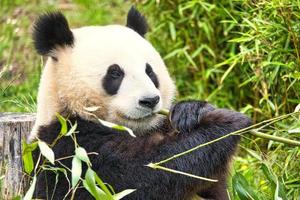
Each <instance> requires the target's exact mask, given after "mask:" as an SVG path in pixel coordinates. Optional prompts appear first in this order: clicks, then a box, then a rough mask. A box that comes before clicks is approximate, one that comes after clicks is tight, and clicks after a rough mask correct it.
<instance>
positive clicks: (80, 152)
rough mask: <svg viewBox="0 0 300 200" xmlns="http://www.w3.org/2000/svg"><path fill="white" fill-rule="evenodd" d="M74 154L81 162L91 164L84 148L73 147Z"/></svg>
mask: <svg viewBox="0 0 300 200" xmlns="http://www.w3.org/2000/svg"><path fill="white" fill-rule="evenodd" d="M75 156H76V157H77V158H79V159H80V160H82V161H83V162H86V163H87V164H89V165H90V164H91V162H90V159H89V157H88V155H87V152H86V150H85V149H84V148H82V147H77V148H76V149H75Z"/></svg>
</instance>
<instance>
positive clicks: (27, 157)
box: [22, 140, 38, 174]
mask: <svg viewBox="0 0 300 200" xmlns="http://www.w3.org/2000/svg"><path fill="white" fill-rule="evenodd" d="M37 146H38V142H37V141H36V142H34V143H31V144H27V143H26V141H25V140H22V149H23V151H22V160H23V165H24V170H25V172H26V173H27V174H30V173H31V172H32V170H33V169H34V162H33V159H32V151H34V150H35V149H36V147H37Z"/></svg>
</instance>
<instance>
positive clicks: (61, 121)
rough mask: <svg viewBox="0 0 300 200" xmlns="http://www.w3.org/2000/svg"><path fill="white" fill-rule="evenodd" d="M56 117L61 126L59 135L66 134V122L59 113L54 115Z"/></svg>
mask: <svg viewBox="0 0 300 200" xmlns="http://www.w3.org/2000/svg"><path fill="white" fill-rule="evenodd" d="M56 117H57V119H58V121H59V123H60V125H61V129H60V134H61V135H65V134H66V133H67V132H68V125H67V120H66V119H65V118H64V117H63V116H61V115H60V114H59V113H56Z"/></svg>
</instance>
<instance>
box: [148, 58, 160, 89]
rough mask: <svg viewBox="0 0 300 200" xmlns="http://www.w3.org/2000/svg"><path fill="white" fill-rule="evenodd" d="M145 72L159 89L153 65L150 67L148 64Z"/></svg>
mask: <svg viewBox="0 0 300 200" xmlns="http://www.w3.org/2000/svg"><path fill="white" fill-rule="evenodd" d="M145 71H146V74H147V75H148V76H149V78H150V79H151V81H152V82H153V83H154V85H155V87H156V88H158V87H159V82H158V78H157V76H156V74H155V73H154V71H153V69H152V67H151V65H149V64H148V63H146V70H145Z"/></svg>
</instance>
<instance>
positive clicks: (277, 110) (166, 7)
mask: <svg viewBox="0 0 300 200" xmlns="http://www.w3.org/2000/svg"><path fill="white" fill-rule="evenodd" d="M138 7H139V8H140V10H142V11H143V13H144V14H145V15H146V16H149V17H150V20H149V21H150V25H151V31H150V34H148V38H149V39H150V40H151V42H152V43H153V44H154V46H155V47H156V48H157V49H158V51H159V52H160V53H161V55H162V56H163V57H164V60H165V62H166V65H167V66H168V68H169V70H170V72H171V74H172V75H173V78H174V79H175V80H176V84H177V88H178V90H179V91H178V93H179V94H178V98H179V99H183V98H184V99H187V98H196V99H205V100H207V101H210V102H212V103H214V104H216V105H218V106H219V107H228V108H232V109H235V110H240V111H241V112H243V113H246V114H248V115H249V116H251V117H252V119H253V121H254V122H259V121H262V120H264V119H271V118H274V117H276V116H279V115H284V114H287V113H291V112H293V111H294V109H295V107H296V106H297V105H298V104H299V103H300V100H299V99H300V98H299V96H300V81H299V80H300V76H299V71H300V68H299V66H300V65H299V64H300V63H299V61H300V59H299V49H300V43H299V41H300V23H299V20H300V18H299V16H300V9H299V8H300V7H299V1H297V0H291V1H289V0H259V1H250V0H234V1H232V0H229V1H227V0H226V1H225V0H218V1H216V0H213V1H208V0H174V1H169V0H166V1H156V0H146V1H141V4H140V5H139V6H138ZM299 127H300V121H299V118H298V117H293V118H291V119H288V120H283V121H280V122H278V123H276V124H274V125H272V126H266V127H263V128H262V129H261V130H260V131H262V132H263V133H267V134H271V135H276V136H281V137H285V138H289V139H294V140H298V141H299V139H300V135H299V130H298V128H299ZM294 130H295V132H294ZM241 147H242V149H241V151H240V154H239V157H236V158H235V165H234V166H235V167H234V170H233V171H232V173H233V174H235V173H236V172H237V175H235V176H234V181H235V183H240V181H236V178H237V177H242V176H243V177H245V180H246V181H247V185H246V184H243V183H244V182H241V183H240V184H238V185H237V184H231V185H233V188H231V193H232V195H235V196H234V197H235V198H234V199H236V198H237V199H238V198H240V197H241V196H240V195H238V196H237V191H241V190H239V189H241V188H242V189H243V190H246V191H248V190H247V189H249V190H251V191H253V193H254V194H256V196H257V198H258V199H276V195H277V196H280V197H281V198H282V199H298V198H299V197H300V192H299V191H300V178H299V173H298V172H299V171H300V165H299V159H300V150H299V147H293V146H285V145H283V144H280V143H278V142H273V141H267V140H262V139H259V138H253V137H251V136H249V135H244V136H243V143H242V144H241ZM258 158H260V159H258ZM262 166H268V169H269V170H270V171H271V172H272V175H273V177H274V180H271V179H268V177H266V174H265V173H266V171H264V170H263V168H262ZM240 179H241V178H240ZM232 181H233V180H232ZM237 187H238V188H237ZM282 191H285V192H284V193H285V196H284V195H282V194H283V192H282ZM239 194H241V193H239Z"/></svg>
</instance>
